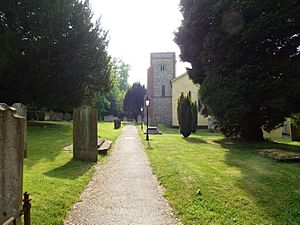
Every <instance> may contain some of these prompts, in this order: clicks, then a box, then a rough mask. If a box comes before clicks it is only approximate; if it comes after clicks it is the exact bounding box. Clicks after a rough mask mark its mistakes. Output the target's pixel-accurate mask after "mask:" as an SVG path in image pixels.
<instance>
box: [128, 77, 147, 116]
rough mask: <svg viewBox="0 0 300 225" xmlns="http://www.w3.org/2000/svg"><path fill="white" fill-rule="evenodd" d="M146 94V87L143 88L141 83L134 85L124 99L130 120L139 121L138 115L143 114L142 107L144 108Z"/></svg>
mask: <svg viewBox="0 0 300 225" xmlns="http://www.w3.org/2000/svg"><path fill="white" fill-rule="evenodd" d="M145 94H146V89H145V86H144V85H143V86H142V85H141V84H140V83H134V84H133V85H132V87H131V88H129V89H128V91H127V92H126V95H125V98H124V111H125V113H126V114H127V116H128V117H129V118H132V119H135V120H136V121H137V117H138V115H140V114H141V107H143V106H144V96H145Z"/></svg>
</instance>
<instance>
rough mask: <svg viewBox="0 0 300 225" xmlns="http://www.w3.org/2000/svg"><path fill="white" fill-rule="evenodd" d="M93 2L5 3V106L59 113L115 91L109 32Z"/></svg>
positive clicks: (1, 63)
mask: <svg viewBox="0 0 300 225" xmlns="http://www.w3.org/2000/svg"><path fill="white" fill-rule="evenodd" d="M91 18H92V12H91V10H90V7H89V3H88V1H83V2H79V1H76V0H51V1H48V0H32V1H29V0H24V1H23V0H22V1H11V0H0V43H1V45H0V80H1V82H0V102H3V101H4V102H7V103H9V104H10V103H12V102H22V103H23V104H26V105H28V106H33V107H38V108H42V107H46V108H50V109H53V110H56V109H57V110H61V109H72V108H73V107H76V106H79V105H81V104H94V97H95V92H97V91H100V92H106V91H108V90H109V89H110V86H111V84H110V77H109V76H110V74H109V60H110V59H109V57H108V54H107V51H106V48H107V45H108V41H107V38H106V36H107V33H106V31H104V30H103V29H102V28H101V26H100V22H99V21H97V22H96V24H93V23H92V22H91Z"/></svg>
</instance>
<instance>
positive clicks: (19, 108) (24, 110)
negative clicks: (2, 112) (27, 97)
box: [11, 103, 27, 158]
mask: <svg viewBox="0 0 300 225" xmlns="http://www.w3.org/2000/svg"><path fill="white" fill-rule="evenodd" d="M11 107H13V108H15V109H16V110H17V114H18V116H22V117H24V118H25V128H24V129H25V131H24V157H25V158H26V157H27V107H26V106H25V105H23V104H22V103H14V104H13V105H12V106H11Z"/></svg>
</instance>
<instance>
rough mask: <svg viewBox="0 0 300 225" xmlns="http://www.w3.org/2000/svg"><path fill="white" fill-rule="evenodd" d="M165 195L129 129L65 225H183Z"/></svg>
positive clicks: (98, 169) (134, 128)
mask: <svg viewBox="0 0 300 225" xmlns="http://www.w3.org/2000/svg"><path fill="white" fill-rule="evenodd" d="M162 195H163V191H162V188H161V187H160V186H159V183H158V181H157V179H156V177H155V176H154V175H153V174H152V172H151V168H150V166H149V162H148V159H147V157H146V155H145V152H144V149H143V145H142V143H141V140H140V138H139V136H138V134H137V129H136V127H135V126H132V125H128V126H126V127H125V128H124V130H123V132H122V135H121V136H120V137H119V138H118V140H117V142H116V145H115V148H114V150H113V153H112V156H111V157H110V159H109V161H108V162H107V163H106V164H104V165H99V166H97V169H96V172H95V174H94V176H93V178H92V180H91V182H90V183H89V185H88V186H87V188H86V189H85V190H84V191H83V193H82V196H81V199H82V202H79V203H77V204H75V205H74V208H73V209H72V211H71V212H70V214H69V215H68V216H67V218H66V221H65V225H71V224H80V225H92V224H105V225H110V224H113V225H119V224H120V225H129V224H130V225H133V224H134V225H143V224H151V225H162V224H179V222H178V221H177V220H176V218H175V217H174V215H173V213H172V210H171V208H170V206H169V205H168V203H167V201H166V200H165V199H164V198H163V197H162Z"/></svg>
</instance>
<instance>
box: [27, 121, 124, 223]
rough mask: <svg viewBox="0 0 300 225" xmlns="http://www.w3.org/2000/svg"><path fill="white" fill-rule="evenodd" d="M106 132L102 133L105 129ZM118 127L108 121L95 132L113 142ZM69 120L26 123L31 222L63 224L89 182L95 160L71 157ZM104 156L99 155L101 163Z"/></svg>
mask: <svg viewBox="0 0 300 225" xmlns="http://www.w3.org/2000/svg"><path fill="white" fill-rule="evenodd" d="M104 131H105V132H104ZM120 131H121V130H115V129H113V124H112V123H109V122H100V123H98V134H99V135H100V134H101V137H103V138H105V139H109V140H112V141H115V140H116V138H117V137H118V136H119V134H120ZM70 143H72V124H71V123H70V122H29V124H28V156H27V158H26V159H25V161H24V186H23V190H24V191H25V190H26V191H28V192H29V193H30V197H31V199H32V209H31V216H32V224H62V222H63V220H64V217H65V215H66V213H67V212H68V211H69V210H70V209H71V207H72V205H73V204H74V203H75V202H77V201H79V200H80V197H79V196H80V193H81V192H82V190H83V188H84V187H85V186H86V185H87V183H88V182H89V180H90V178H91V176H92V174H93V171H94V166H95V163H93V162H84V161H78V160H73V159H72V158H73V155H72V151H65V150H64V147H66V146H68V145H69V144H70ZM106 159H107V156H102V155H98V160H99V161H100V163H103V162H105V160H106Z"/></svg>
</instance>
